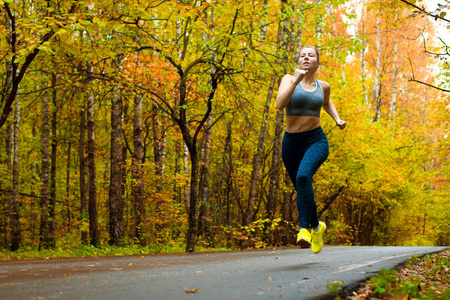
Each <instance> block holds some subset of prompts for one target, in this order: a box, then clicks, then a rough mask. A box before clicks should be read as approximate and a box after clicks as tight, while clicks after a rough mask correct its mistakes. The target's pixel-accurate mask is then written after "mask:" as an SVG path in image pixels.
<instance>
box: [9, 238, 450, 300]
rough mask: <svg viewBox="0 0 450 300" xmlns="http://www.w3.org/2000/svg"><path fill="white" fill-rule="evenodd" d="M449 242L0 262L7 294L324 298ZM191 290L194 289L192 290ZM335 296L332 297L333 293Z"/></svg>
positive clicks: (19, 296)
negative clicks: (338, 285)
mask: <svg viewBox="0 0 450 300" xmlns="http://www.w3.org/2000/svg"><path fill="white" fill-rule="evenodd" d="M446 248H447V247H324V249H323V250H322V252H321V253H319V254H317V255H314V254H313V253H312V252H311V250H310V249H298V248H283V249H274V250H253V251H230V252H210V253H191V254H172V255H169V254H167V255H146V256H122V257H98V258H71V259H54V260H32V261H7V262H0V298H1V299H46V300H47V299H196V300H197V299H319V298H327V297H329V290H328V289H327V284H328V283H333V282H336V281H344V283H345V285H347V286H351V285H354V284H356V283H358V282H359V281H361V280H364V279H365V278H366V277H370V276H372V275H374V274H375V273H376V272H377V271H378V270H380V269H382V268H394V267H395V266H397V265H398V264H400V263H403V262H404V261H406V260H408V259H410V258H411V257H412V256H415V255H424V254H427V253H433V252H438V251H442V250H444V249H446ZM189 292H191V293H189ZM327 295H328V296H327Z"/></svg>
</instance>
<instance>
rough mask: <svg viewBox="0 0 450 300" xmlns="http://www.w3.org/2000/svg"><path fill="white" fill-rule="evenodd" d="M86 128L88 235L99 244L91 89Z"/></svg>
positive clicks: (92, 243) (95, 245) (92, 241)
mask: <svg viewBox="0 0 450 300" xmlns="http://www.w3.org/2000/svg"><path fill="white" fill-rule="evenodd" d="M87 129H88V153H87V164H88V188H89V237H90V242H91V245H93V246H94V247H97V246H98V245H99V244H100V233H99V231H98V221H97V177H96V174H95V172H96V165H95V155H96V149H95V120H94V92H93V91H92V90H91V91H90V94H89V97H88V103H87Z"/></svg>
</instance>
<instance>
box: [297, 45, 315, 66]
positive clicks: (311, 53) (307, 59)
mask: <svg viewBox="0 0 450 300" xmlns="http://www.w3.org/2000/svg"><path fill="white" fill-rule="evenodd" d="M298 67H299V68H300V69H302V70H316V69H317V68H318V67H319V60H318V59H317V52H316V50H315V49H314V48H309V47H308V48H303V49H302V50H301V51H300V57H299V59H298Z"/></svg>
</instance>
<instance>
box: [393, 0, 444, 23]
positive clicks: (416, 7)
mask: <svg viewBox="0 0 450 300" xmlns="http://www.w3.org/2000/svg"><path fill="white" fill-rule="evenodd" d="M400 1H401V2H403V3H406V4H407V5H409V6H412V7H414V8H415V9H418V10H419V11H420V12H421V13H423V14H425V15H427V16H430V17H433V18H434V19H435V20H437V19H440V20H442V21H445V22H448V23H450V20H448V19H445V18H443V17H441V16H439V15H435V14H432V13H430V12H429V11H426V10H425V8H423V7H419V6H417V5H415V4H413V3H411V2H409V1H406V0H400Z"/></svg>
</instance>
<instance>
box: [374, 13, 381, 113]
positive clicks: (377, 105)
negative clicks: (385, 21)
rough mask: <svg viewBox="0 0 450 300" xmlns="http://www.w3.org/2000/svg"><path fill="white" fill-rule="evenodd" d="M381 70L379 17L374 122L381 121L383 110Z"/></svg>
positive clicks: (378, 20)
mask: <svg viewBox="0 0 450 300" xmlns="http://www.w3.org/2000/svg"><path fill="white" fill-rule="evenodd" d="M380 68H381V18H380V17H377V62H376V67H375V79H374V87H373V93H374V95H373V109H374V111H375V114H374V117H373V120H372V121H373V122H378V121H379V119H380V109H381V97H380V93H381V79H380Z"/></svg>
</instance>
